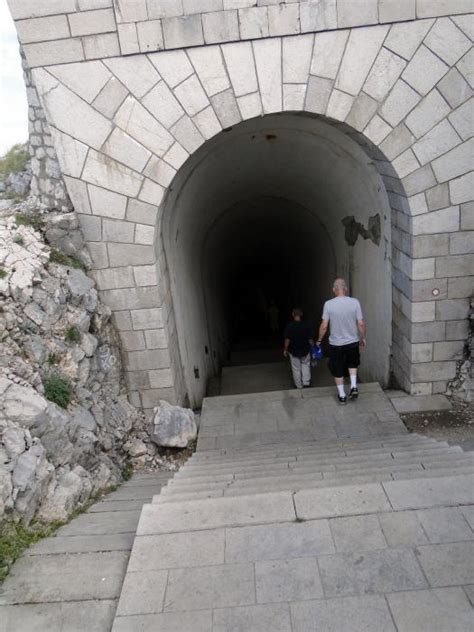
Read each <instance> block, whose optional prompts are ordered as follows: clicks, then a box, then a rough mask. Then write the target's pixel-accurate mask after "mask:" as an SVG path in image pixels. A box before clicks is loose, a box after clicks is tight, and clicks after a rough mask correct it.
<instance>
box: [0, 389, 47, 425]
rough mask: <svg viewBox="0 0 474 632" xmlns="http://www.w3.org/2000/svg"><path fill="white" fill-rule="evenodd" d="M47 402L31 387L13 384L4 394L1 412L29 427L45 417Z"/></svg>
mask: <svg viewBox="0 0 474 632" xmlns="http://www.w3.org/2000/svg"><path fill="white" fill-rule="evenodd" d="M47 407H48V402H47V401H46V400H45V398H44V397H42V396H41V395H39V394H38V393H37V392H36V391H34V390H33V389H32V388H28V387H26V386H19V385H16V384H15V385H13V386H10V388H9V389H8V390H7V392H6V393H5V396H4V402H3V412H4V414H5V416H6V417H7V419H10V420H11V421H17V422H19V423H21V424H22V425H23V426H25V427H27V428H29V427H31V426H33V425H35V424H38V423H41V421H43V420H44V419H45V416H46V409H47Z"/></svg>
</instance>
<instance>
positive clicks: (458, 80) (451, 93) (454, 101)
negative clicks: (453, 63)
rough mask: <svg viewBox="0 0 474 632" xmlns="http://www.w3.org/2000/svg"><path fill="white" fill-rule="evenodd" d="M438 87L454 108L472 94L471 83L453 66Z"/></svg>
mask: <svg viewBox="0 0 474 632" xmlns="http://www.w3.org/2000/svg"><path fill="white" fill-rule="evenodd" d="M437 88H438V90H439V91H440V92H441V94H442V95H443V97H444V98H445V99H446V101H447V102H448V103H449V105H450V106H451V107H452V108H456V107H458V105H461V103H464V101H466V99H468V98H469V97H470V96H471V95H472V90H471V88H470V86H469V84H468V83H467V81H466V80H465V79H464V77H463V76H462V75H461V73H460V72H459V71H458V70H457V69H456V68H451V70H450V71H449V72H448V73H447V74H446V75H445V76H444V77H443V78H442V79H441V81H440V82H439V83H438V86H437Z"/></svg>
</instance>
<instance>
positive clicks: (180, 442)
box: [150, 400, 197, 448]
mask: <svg viewBox="0 0 474 632" xmlns="http://www.w3.org/2000/svg"><path fill="white" fill-rule="evenodd" d="M196 436H197V426H196V422H195V420H194V413H193V411H192V410H190V409H188V408H181V407H180V406H172V405H171V404H168V402H165V401H163V400H160V405H159V406H158V407H157V408H155V409H154V412H153V417H152V421H151V426H150V437H151V440H152V441H154V442H155V443H156V444H157V445H160V446H164V447H172V448H185V447H186V446H187V445H188V444H189V442H190V441H192V440H193V439H195V438H196Z"/></svg>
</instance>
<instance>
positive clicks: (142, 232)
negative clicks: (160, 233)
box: [135, 224, 155, 267]
mask: <svg viewBox="0 0 474 632" xmlns="http://www.w3.org/2000/svg"><path fill="white" fill-rule="evenodd" d="M135 243H136V244H143V245H144V246H152V245H153V244H154V243H155V227H154V226H146V225H145V224H136V226H135ZM147 267H154V266H147Z"/></svg>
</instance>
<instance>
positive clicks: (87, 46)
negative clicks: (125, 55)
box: [82, 33, 120, 59]
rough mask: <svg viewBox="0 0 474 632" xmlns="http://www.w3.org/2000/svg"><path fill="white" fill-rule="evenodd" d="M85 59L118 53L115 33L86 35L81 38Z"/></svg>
mask: <svg viewBox="0 0 474 632" xmlns="http://www.w3.org/2000/svg"><path fill="white" fill-rule="evenodd" d="M82 45H83V46H84V53H85V56H86V59H102V58H104V57H116V56H117V55H120V44H119V40H118V35H117V34H116V33H104V34H103V35H87V36H85V37H83V38H82Z"/></svg>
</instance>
